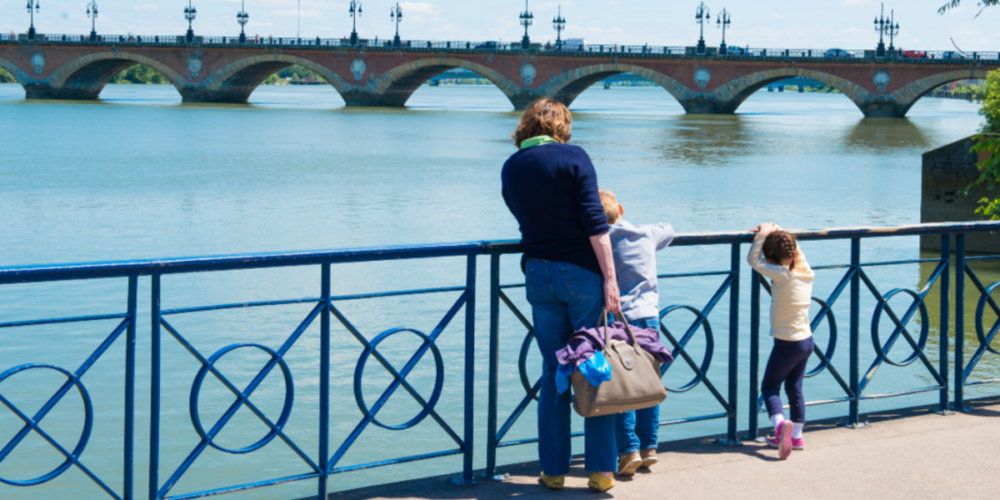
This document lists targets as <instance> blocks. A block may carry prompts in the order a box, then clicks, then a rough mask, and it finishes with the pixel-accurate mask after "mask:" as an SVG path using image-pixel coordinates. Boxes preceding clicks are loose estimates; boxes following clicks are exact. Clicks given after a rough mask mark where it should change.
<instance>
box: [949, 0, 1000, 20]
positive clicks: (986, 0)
mask: <svg viewBox="0 0 1000 500" xmlns="http://www.w3.org/2000/svg"><path fill="white" fill-rule="evenodd" d="M961 4H962V0H951V1H950V2H948V3H946V4H944V5H942V6H941V8H940V9H938V14H944V13H945V12H948V11H949V10H952V9H954V8H956V7H958V6H959V5H961ZM997 5H1000V0H980V2H979V3H977V4H976V6H977V7H979V12H978V13H977V14H976V17H979V14H982V13H983V11H984V10H986V8H987V7H995V6H997Z"/></svg>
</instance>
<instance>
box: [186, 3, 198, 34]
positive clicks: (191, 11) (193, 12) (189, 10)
mask: <svg viewBox="0 0 1000 500" xmlns="http://www.w3.org/2000/svg"><path fill="white" fill-rule="evenodd" d="M197 15H198V9H195V8H194V5H192V4H191V0H188V6H187V7H184V19H187V22H188V31H187V43H191V42H194V28H193V27H192V26H191V23H193V22H194V18H195V17H196V16H197Z"/></svg>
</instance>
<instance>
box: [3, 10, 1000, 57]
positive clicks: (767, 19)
mask: <svg viewBox="0 0 1000 500" xmlns="http://www.w3.org/2000/svg"><path fill="white" fill-rule="evenodd" d="M299 1H300V3H301V14H299V12H298V10H297V9H298V5H297V4H298V3H299ZM299 1H297V0H249V1H247V2H246V10H247V13H248V14H250V22H249V24H248V25H247V34H248V35H250V36H253V35H258V34H259V35H261V36H267V35H273V36H275V37H279V36H281V37H292V36H295V35H296V29H297V26H296V23H297V22H301V36H302V37H308V38H312V37H316V36H320V37H323V38H336V37H340V36H347V35H349V34H350V32H351V17H350V15H349V13H348V5H349V1H346V0H335V1H328V0H299ZM944 2H945V0H897V1H896V2H890V3H887V4H886V5H885V9H886V14H889V12H890V10H891V9H895V18H896V21H897V22H898V23H899V24H900V34H899V36H898V37H897V39H896V45H897V46H898V47H900V48H904V49H924V50H950V49H952V41H951V39H954V43H955V44H957V45H958V47H959V48H961V49H962V50H965V51H976V50H978V51H998V50H1000V30H996V29H995V27H996V26H1000V7H994V8H991V9H987V10H986V11H985V12H984V13H983V14H982V15H980V16H979V18H978V19H975V16H976V13H977V12H978V11H979V9H978V8H977V7H976V2H977V0H964V3H965V4H966V5H964V6H962V7H961V8H959V9H957V10H955V11H952V12H950V13H948V14H946V15H944V16H941V15H939V14H938V13H937V9H938V7H940V6H941V4H943V3H944ZM88 3H89V0H41V12H40V13H39V14H37V15H36V18H35V27H36V29H37V30H38V32H39V33H49V34H84V33H89V32H90V20H89V19H88V18H87V15H86V11H87V5H88ZM193 3H194V6H195V7H196V8H197V10H198V16H197V19H196V20H195V22H194V29H195V32H196V34H199V35H206V36H208V35H213V36H225V35H236V34H239V25H238V24H237V23H236V13H237V12H238V11H239V10H240V0H196V1H194V2H193ZM361 3H362V10H363V14H362V16H361V17H360V18H359V19H358V33H359V35H360V36H361V37H362V38H375V37H376V36H377V37H379V38H391V37H392V36H393V34H394V31H393V30H394V25H393V23H392V22H391V20H390V18H389V9H390V6H392V5H394V4H395V2H394V1H393V2H390V1H388V0H362V2H361ZM698 3H699V2H697V1H694V0H666V1H664V0H610V1H609V0H563V1H561V2H560V1H555V2H550V1H545V2H542V1H534V2H532V3H531V4H530V7H529V9H530V11H531V12H532V13H533V14H534V16H535V25H534V26H532V27H531V31H530V34H531V36H532V39H533V41H535V42H546V41H549V40H554V39H555V35H556V34H555V31H554V30H553V28H552V23H551V19H552V18H553V17H555V15H556V13H557V9H559V7H560V6H561V7H562V15H563V17H565V18H566V20H567V26H566V31H565V32H564V34H563V37H564V38H584V39H586V41H587V43H592V44H622V45H642V44H650V45H667V46H690V45H694V44H695V43H696V42H697V40H698V31H699V27H698V25H697V24H696V21H695V16H694V13H695V10H696V8H697V7H698ZM705 3H706V5H707V6H708V7H709V11H710V13H711V15H712V17H713V22H712V24H711V25H710V26H706V28H705V39H706V41H707V43H708V44H709V45H718V44H719V42H720V41H721V37H722V36H721V35H722V34H721V30H719V29H717V27H716V25H715V18H716V17H717V14H718V13H719V12H720V11H721V10H722V9H723V8H725V9H726V10H727V11H728V12H729V13H730V16H731V20H732V21H731V22H732V24H731V26H730V28H729V29H728V30H727V33H726V41H727V42H728V43H729V44H731V45H740V46H745V45H750V46H751V47H754V48H804V49H811V48H817V49H825V48H832V47H837V48H845V49H864V48H874V46H875V45H876V44H877V43H878V34H877V33H876V32H875V30H874V29H873V25H872V21H873V20H874V18H875V17H876V16H877V15H878V14H879V13H880V5H881V4H880V2H878V1H874V0H794V1H789V0H769V1H764V0H725V1H720V0H710V1H706V2H705ZM399 4H400V6H401V7H402V9H403V22H402V24H401V25H400V31H401V33H400V35H401V36H402V37H403V39H408V40H442V41H444V40H451V41H485V40H500V41H513V40H520V39H521V36H522V35H523V28H522V27H521V26H520V25H519V20H518V15H519V14H520V12H522V11H523V10H524V8H525V6H524V3H523V2H522V1H518V0H490V1H484V0H429V1H419V2H399ZM186 6H187V2H186V1H182V0H171V1H156V0H135V1H125V0H98V10H99V12H100V15H99V17H98V19H97V30H98V32H99V33H106V34H126V33H134V34H140V35H173V34H177V35H180V34H183V33H184V32H185V31H186V29H187V22H186V21H185V20H184V7H186ZM28 22H29V20H28V14H27V11H26V9H25V1H24V0H0V32H4V33H9V32H11V31H14V32H17V33H24V32H26V31H27V28H28ZM990 26H994V29H992V30H991V29H990Z"/></svg>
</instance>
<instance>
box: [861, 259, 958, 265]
mask: <svg viewBox="0 0 1000 500" xmlns="http://www.w3.org/2000/svg"><path fill="white" fill-rule="evenodd" d="M925 262H941V259H940V258H937V259H912V260H891V261H884V262H862V263H861V267H878V266H898V265H901V264H923V263H925Z"/></svg>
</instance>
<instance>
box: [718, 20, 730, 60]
mask: <svg viewBox="0 0 1000 500" xmlns="http://www.w3.org/2000/svg"><path fill="white" fill-rule="evenodd" d="M729 21H730V16H729V11H727V10H726V9H722V13H721V14H719V17H718V18H717V19H716V20H715V25H716V26H717V27H719V28H722V45H719V54H722V55H726V54H728V53H729V49H728V48H726V28H727V27H728V26H729Z"/></svg>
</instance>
